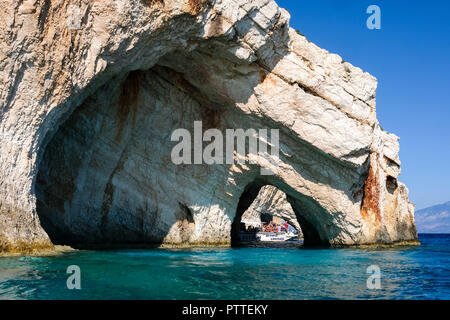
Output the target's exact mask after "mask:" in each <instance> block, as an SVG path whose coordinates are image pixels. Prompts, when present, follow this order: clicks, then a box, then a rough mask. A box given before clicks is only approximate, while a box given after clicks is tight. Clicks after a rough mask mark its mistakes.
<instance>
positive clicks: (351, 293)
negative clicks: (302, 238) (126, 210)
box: [0, 235, 450, 299]
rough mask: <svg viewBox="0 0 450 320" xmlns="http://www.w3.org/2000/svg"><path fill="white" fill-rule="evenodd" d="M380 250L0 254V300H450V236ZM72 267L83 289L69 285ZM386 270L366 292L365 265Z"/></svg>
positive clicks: (154, 250) (263, 249) (428, 236)
mask: <svg viewBox="0 0 450 320" xmlns="http://www.w3.org/2000/svg"><path fill="white" fill-rule="evenodd" d="M420 241H421V242H422V245H421V246H418V247H398V248H383V249H306V248H300V249H299V248H230V249H179V250H166V249H153V250H118V251H75V252H69V253H65V254H62V255H60V256H55V257H14V258H5V257H4V258H0V299H450V235H420ZM69 265H78V266H79V267H80V270H81V290H69V289H67V286H66V281H67V278H68V276H70V275H69V274H67V273H66V270H67V267H68V266H69ZM370 265H377V266H379V268H380V270H381V289H379V290H369V289H367V286H366V280H367V278H368V276H369V274H367V273H366V271H367V267H368V266H370Z"/></svg>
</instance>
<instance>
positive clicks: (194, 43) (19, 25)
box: [0, 0, 417, 250]
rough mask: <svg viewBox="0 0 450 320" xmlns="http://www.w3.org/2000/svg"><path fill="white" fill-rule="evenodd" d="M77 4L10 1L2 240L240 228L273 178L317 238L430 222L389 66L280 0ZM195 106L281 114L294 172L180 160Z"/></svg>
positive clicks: (253, 120) (176, 235)
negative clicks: (330, 44)
mask: <svg viewBox="0 0 450 320" xmlns="http://www.w3.org/2000/svg"><path fill="white" fill-rule="evenodd" d="M70 4H72V3H69V2H68V1H33V0H29V1H24V2H3V3H2V4H1V7H0V18H1V19H0V24H1V25H0V30H1V31H0V40H1V41H0V57H1V59H0V61H1V62H0V66H1V67H0V88H1V90H2V91H1V93H0V105H1V109H0V249H2V250H21V249H26V248H34V247H37V248H39V247H46V246H50V245H51V241H50V238H51V239H52V240H53V242H57V243H60V242H62V243H67V244H75V243H111V242H112V243H113V242H117V243H119V242H120V243H129V244H133V243H142V242H144V243H147V242H156V243H192V244H193V243H200V244H206V243H213V244H214V243H225V244H226V243H230V242H231V240H232V233H233V232H232V229H233V226H235V225H236V222H238V221H239V220H240V217H241V215H242V214H243V213H244V212H245V210H246V209H247V208H248V207H249V206H250V204H251V203H252V202H253V200H254V199H255V198H256V196H257V194H258V192H259V190H260V189H261V187H263V186H264V185H273V186H275V187H277V188H278V189H280V190H281V191H283V192H284V193H286V195H287V200H288V201H289V203H290V204H291V206H292V209H293V210H294V212H295V214H296V216H297V220H298V222H299V223H300V225H301V228H302V230H303V232H304V237H305V244H329V245H351V244H370V243H393V242H398V241H414V240H417V232H416V229H415V225H414V206H413V205H412V204H411V203H410V202H409V201H408V190H407V188H406V187H405V186H404V185H403V184H401V183H400V182H398V181H397V178H398V175H399V173H400V161H399V159H398V150H399V146H398V138H397V137H396V136H394V135H392V134H389V133H386V132H384V131H383V130H382V129H381V128H380V126H379V124H378V121H377V119H376V113H375V91H376V79H375V78H374V77H372V76H371V75H369V74H367V73H364V72H363V71H362V70H360V69H359V68H356V67H354V66H352V65H351V64H349V63H347V62H344V61H342V59H341V58H340V57H339V56H337V55H335V54H330V53H328V52H327V51H325V50H323V49H320V48H318V47H317V46H315V45H314V44H312V43H310V42H308V41H307V40H306V38H305V37H303V36H301V35H298V34H297V33H296V32H295V31H294V30H293V29H291V28H289V25H288V21H289V14H288V13H287V12H286V11H285V10H283V9H280V8H279V7H278V6H277V5H276V3H275V2H274V1H270V0H253V1H246V2H245V3H242V2H239V1H231V0H230V1H213V0H211V1H207V0H185V1H182V0H178V1H170V0H164V1H141V0H130V1H125V0H124V1H112V0H111V1H96V2H91V1H84V0H80V1H78V3H76V4H77V5H79V8H80V9H79V13H80V17H81V20H80V21H79V22H80V24H79V26H75V27H76V28H75V29H74V25H73V24H72V23H70V24H68V23H67V20H68V12H71V10H69V9H70V8H69V5H70ZM69 18H70V17H69ZM72 18H73V17H72ZM196 120H201V121H203V124H204V126H205V128H204V129H207V128H217V129H219V130H221V131H223V130H225V129H226V128H242V129H248V128H254V129H256V130H258V129H271V128H277V129H279V130H280V138H279V141H280V156H279V159H278V164H279V169H278V171H277V174H276V175H272V176H261V175H260V169H261V168H262V167H267V165H268V164H267V163H265V162H260V163H258V164H252V165H250V164H238V163H236V164H234V165H205V164H204V165H175V164H173V163H172V162H171V161H170V150H171V149H172V147H173V145H174V143H172V142H171V141H170V135H171V133H172V132H173V130H174V129H176V128H186V129H188V130H190V131H191V132H192V130H193V122H194V121H196ZM206 127H207V128H206ZM233 222H234V223H233ZM49 236H50V238H49Z"/></svg>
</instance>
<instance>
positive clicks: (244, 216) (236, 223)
mask: <svg viewBox="0 0 450 320" xmlns="http://www.w3.org/2000/svg"><path fill="white" fill-rule="evenodd" d="M282 190H283V189H279V188H277V187H276V186H274V185H271V184H267V183H266V182H264V181H258V180H257V181H255V182H252V183H250V184H249V185H248V186H247V187H246V188H245V190H244V192H243V193H242V195H241V197H240V199H239V203H238V206H237V210H236V216H235V218H234V220H233V224H232V229H231V244H232V246H241V245H242V244H244V243H247V242H249V241H252V240H256V239H258V241H264V239H261V238H260V236H257V237H255V239H250V238H249V237H246V233H247V231H245V230H249V229H248V226H250V225H251V224H255V225H258V226H256V228H255V229H251V232H258V231H263V233H264V231H266V228H272V226H275V227H277V228H278V229H279V228H280V224H279V223H278V222H280V221H283V223H287V224H288V225H289V226H291V227H292V228H294V229H295V230H296V234H297V237H296V238H295V240H296V239H299V240H303V244H304V245H306V246H313V245H315V246H317V245H321V246H327V245H329V243H328V242H327V241H326V239H325V237H324V235H320V232H321V230H323V228H322V227H323V226H324V224H323V223H321V222H320V220H317V219H313V217H314V211H315V210H321V209H319V208H317V207H315V205H318V204H314V205H313V206H312V207H311V206H308V204H307V202H308V201H310V202H311V203H312V200H308V199H307V198H306V197H304V199H303V201H302V197H297V198H293V197H292V196H289V195H288V194H286V193H284V192H283V191H282ZM302 203H303V204H302ZM306 210H309V211H308V212H307V211H306ZM322 210H323V209H322ZM274 217H276V218H278V219H274ZM280 219H281V220H280ZM277 220H279V221H277ZM270 231H272V230H270ZM277 231H279V230H277ZM283 231H287V230H283ZM274 237H276V236H275V235H274ZM278 238H280V239H281V238H282V237H281V236H280V237H277V239H278ZM286 239H287V237H286ZM267 240H269V241H270V239H269V238H267ZM292 240H294V238H292Z"/></svg>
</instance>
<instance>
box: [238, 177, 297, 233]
mask: <svg viewBox="0 0 450 320" xmlns="http://www.w3.org/2000/svg"><path fill="white" fill-rule="evenodd" d="M264 215H269V216H275V217H280V218H282V219H284V220H285V221H287V222H288V223H289V224H290V225H291V226H293V227H294V228H295V229H296V230H297V232H298V237H299V238H300V239H301V238H303V233H302V228H301V227H300V224H299V223H298V221H297V217H296V215H295V212H294V210H292V207H291V204H290V203H289V202H288V201H287V198H286V195H285V194H284V192H282V191H280V190H278V189H277V188H275V187H274V186H265V187H262V188H261V190H260V191H259V193H258V196H257V197H256V199H255V200H254V201H253V203H252V204H251V206H250V207H249V208H248V209H247V210H246V211H245V212H244V214H243V215H242V221H244V219H245V220H248V221H255V222H258V223H261V217H262V216H264Z"/></svg>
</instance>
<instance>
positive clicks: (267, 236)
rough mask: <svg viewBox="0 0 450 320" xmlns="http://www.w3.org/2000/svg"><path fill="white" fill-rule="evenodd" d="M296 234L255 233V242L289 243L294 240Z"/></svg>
mask: <svg viewBox="0 0 450 320" xmlns="http://www.w3.org/2000/svg"><path fill="white" fill-rule="evenodd" d="M296 239H297V234H295V233H294V232H292V231H288V232H265V231H263V232H258V233H256V241H264V242H270V241H289V240H296Z"/></svg>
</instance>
